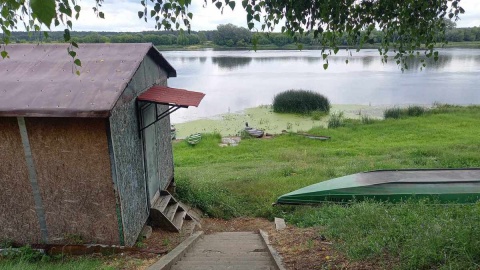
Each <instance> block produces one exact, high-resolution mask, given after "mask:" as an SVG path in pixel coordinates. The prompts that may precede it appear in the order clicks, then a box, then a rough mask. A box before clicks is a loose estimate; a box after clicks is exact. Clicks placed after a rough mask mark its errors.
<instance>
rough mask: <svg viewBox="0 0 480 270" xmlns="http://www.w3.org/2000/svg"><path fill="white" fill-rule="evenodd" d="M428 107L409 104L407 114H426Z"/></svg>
mask: <svg viewBox="0 0 480 270" xmlns="http://www.w3.org/2000/svg"><path fill="white" fill-rule="evenodd" d="M425 112H426V109H425V108H424V107H420V106H408V108H407V115H408V116H420V115H423V114H425Z"/></svg>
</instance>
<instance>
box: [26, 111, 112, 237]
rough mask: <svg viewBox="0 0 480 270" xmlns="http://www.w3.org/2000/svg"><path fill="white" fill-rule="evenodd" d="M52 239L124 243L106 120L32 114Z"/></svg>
mask: <svg viewBox="0 0 480 270" xmlns="http://www.w3.org/2000/svg"><path fill="white" fill-rule="evenodd" d="M26 126H27V131H28V134H29V139H30V145H31V149H32V155H33V159H34V163H35V167H36V171H37V178H38V184H39V187H40V191H41V196H42V200H43V206H44V209H45V216H46V222H47V229H48V234H49V242H50V243H65V242H69V241H70V242H71V240H72V239H82V241H83V242H85V243H103V244H119V231H118V223H117V215H116V209H115V194H114V186H113V180H112V177H111V167H110V158H109V152H108V145H107V135H106V120H105V119H86V118H26Z"/></svg>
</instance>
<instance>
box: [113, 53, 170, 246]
mask: <svg viewBox="0 0 480 270" xmlns="http://www.w3.org/2000/svg"><path fill="white" fill-rule="evenodd" d="M154 84H158V85H166V84H167V75H166V73H165V71H164V70H162V69H161V68H160V67H159V66H158V65H157V64H155V62H154V61H153V60H152V59H151V58H150V57H149V56H146V57H145V58H144V60H143V61H142V63H141V65H140V67H139V68H138V70H137V72H136V73H135V75H134V76H133V78H132V80H131V81H130V82H129V83H128V85H127V88H126V89H125V91H124V92H123V94H122V95H121V96H120V98H119V100H118V102H117V104H116V105H115V107H114V109H113V110H112V115H111V117H110V130H111V145H112V148H113V152H114V162H115V172H116V179H115V181H116V186H117V190H118V194H119V196H120V202H121V213H122V225H123V226H122V227H123V236H124V243H125V244H126V245H129V246H131V245H133V244H135V241H136V239H137V237H138V235H139V233H140V231H141V229H142V227H143V225H144V224H145V222H146V220H147V218H148V214H149V209H148V199H147V187H146V182H145V171H144V164H143V163H144V161H143V145H142V141H141V138H140V135H139V130H138V119H137V111H136V106H135V102H136V101H135V98H136V97H137V96H138V95H139V94H140V93H142V92H143V91H145V90H147V89H148V88H149V87H151V86H152V85H154ZM161 125H168V127H160V126H161ZM156 126H157V129H160V130H164V129H167V128H168V130H169V129H170V126H169V119H165V120H163V121H161V122H158V123H157V124H156ZM158 140H159V145H163V146H165V147H170V153H171V142H170V139H169V140H168V142H167V141H165V138H163V137H162V136H159V137H158ZM171 158H172V157H171V155H170V156H169V157H166V159H171ZM168 162H169V164H170V163H171V164H172V166H171V168H167V166H164V167H163V168H164V169H165V170H166V171H169V172H168V173H167V172H165V173H163V172H160V174H161V175H170V176H172V175H173V162H171V161H168ZM162 170H163V169H162Z"/></svg>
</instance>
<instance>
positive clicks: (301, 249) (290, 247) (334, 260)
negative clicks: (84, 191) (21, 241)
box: [108, 218, 388, 270]
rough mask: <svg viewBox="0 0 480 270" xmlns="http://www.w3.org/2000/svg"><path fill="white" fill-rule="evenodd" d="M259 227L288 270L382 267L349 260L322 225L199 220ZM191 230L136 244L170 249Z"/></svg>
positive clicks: (158, 233) (118, 264)
mask: <svg viewBox="0 0 480 270" xmlns="http://www.w3.org/2000/svg"><path fill="white" fill-rule="evenodd" d="M259 229H262V230H264V231H266V232H267V233H268V235H269V240H270V242H271V244H272V245H273V246H274V247H275V249H276V250H277V252H278V253H279V254H280V255H281V257H282V259H283V263H284V265H285V267H286V269H288V270H300V269H302V270H310V269H312V270H313V269H355V270H357V269H360V270H361V269H385V268H388V267H386V266H385V265H382V264H380V263H379V262H377V261H375V260H374V261H368V262H349V261H348V260H347V259H346V258H345V256H343V255H342V254H341V253H339V252H337V251H336V250H335V249H334V247H333V243H332V242H331V241H330V240H329V239H326V238H325V236H323V235H322V234H321V231H322V229H321V228H297V227H294V226H290V225H287V228H286V229H284V230H281V231H276V230H275V224H274V223H273V222H272V221H268V220H266V219H261V218H235V219H231V220H223V219H213V218H206V219H202V222H201V228H198V227H197V229H196V230H197V231H198V230H202V231H204V233H205V234H212V233H216V232H227V231H228V232H232V231H258V230H259ZM189 235H190V232H188V233H187V232H181V233H172V232H168V231H164V230H160V229H155V228H154V229H153V232H152V236H151V237H150V238H149V239H146V240H144V241H142V242H141V243H139V244H137V246H138V247H140V248H141V249H142V250H145V251H148V250H151V251H157V252H158V251H170V250H172V249H173V248H175V247H176V246H177V245H178V244H180V243H181V242H182V241H183V240H185V239H186V238H187V237H188V236H189ZM160 258H161V255H157V254H154V253H148V252H146V253H135V254H121V255H116V256H115V257H114V259H113V260H109V263H108V265H111V266H114V267H115V268H116V269H125V270H133V269H135V270H143V269H146V268H148V266H150V265H151V264H153V263H155V262H156V261H157V260H159V259H160Z"/></svg>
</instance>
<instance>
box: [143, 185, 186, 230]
mask: <svg viewBox="0 0 480 270" xmlns="http://www.w3.org/2000/svg"><path fill="white" fill-rule="evenodd" d="M185 219H192V217H191V216H189V214H188V211H187V209H186V206H185V205H184V204H182V203H180V202H179V201H177V200H176V199H175V198H174V197H173V196H172V195H171V194H170V193H169V192H168V191H166V190H162V191H161V192H160V197H159V198H158V200H157V201H156V202H155V203H154V204H153V205H152V208H151V209H150V219H149V220H150V225H152V226H155V227H160V228H163V229H166V230H169V231H175V232H179V231H180V230H181V229H182V226H183V222H184V220H185Z"/></svg>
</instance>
